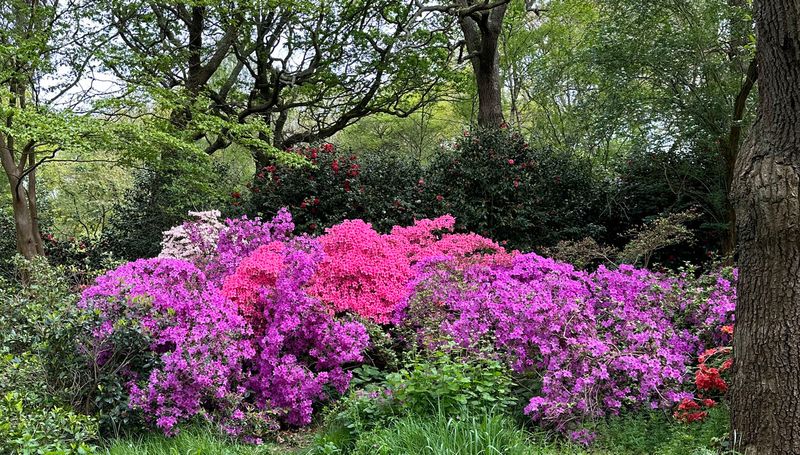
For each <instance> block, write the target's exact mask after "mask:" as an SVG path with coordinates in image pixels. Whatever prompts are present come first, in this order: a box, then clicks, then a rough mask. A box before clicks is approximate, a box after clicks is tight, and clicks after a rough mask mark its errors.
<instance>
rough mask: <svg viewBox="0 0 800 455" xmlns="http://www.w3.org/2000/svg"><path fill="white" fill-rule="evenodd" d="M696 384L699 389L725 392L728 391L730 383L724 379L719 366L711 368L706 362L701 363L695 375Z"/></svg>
mask: <svg viewBox="0 0 800 455" xmlns="http://www.w3.org/2000/svg"><path fill="white" fill-rule="evenodd" d="M694 384H695V386H696V387H697V389H698V390H707V391H718V392H721V393H725V392H727V391H728V383H727V382H725V380H724V379H722V376H720V374H719V369H718V368H709V367H708V366H706V365H705V364H700V369H699V370H697V373H695V377H694Z"/></svg>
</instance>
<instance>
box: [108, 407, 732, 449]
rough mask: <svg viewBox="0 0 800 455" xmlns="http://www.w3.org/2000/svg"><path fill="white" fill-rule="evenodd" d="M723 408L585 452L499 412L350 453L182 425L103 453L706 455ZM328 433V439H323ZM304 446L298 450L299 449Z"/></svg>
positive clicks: (421, 427) (619, 436)
mask: <svg viewBox="0 0 800 455" xmlns="http://www.w3.org/2000/svg"><path fill="white" fill-rule="evenodd" d="M728 425H729V415H728V411H727V409H725V408H724V407H720V408H717V409H713V410H712V412H711V413H710V414H709V417H708V419H706V421H704V422H702V423H695V424H682V423H679V422H676V421H675V420H673V419H672V418H671V417H669V416H666V415H664V414H663V413H658V412H651V413H640V414H634V415H630V416H627V417H619V418H614V419H610V420H608V421H606V422H601V423H598V424H597V425H596V427H595V428H594V431H595V432H596V433H597V440H596V442H595V444H594V445H592V446H591V447H590V448H582V447H580V446H577V445H574V444H570V443H568V442H564V441H563V440H554V439H553V438H552V435H550V434H546V433H544V432H542V433H531V432H529V431H526V430H525V429H523V428H521V427H520V426H519V425H518V423H517V421H516V420H515V419H514V418H512V417H509V416H505V415H484V416H471V417H464V418H455V417H451V416H446V415H442V414H439V415H435V416H431V417H427V418H420V417H418V416H409V417H405V418H402V419H400V420H398V421H396V422H395V423H394V424H392V425H391V426H389V427H387V428H379V429H376V430H372V431H369V432H366V433H363V434H361V435H359V436H358V438H357V440H356V441H355V444H354V447H353V448H352V450H347V451H343V450H340V449H339V448H337V446H336V444H334V443H333V442H331V439H330V438H322V439H318V443H317V445H315V446H313V447H311V448H309V447H308V446H309V445H310V444H311V443H310V437H311V436H312V433H310V432H302V433H294V434H287V433H282V434H281V435H282V437H283V438H284V439H286V440H282V441H280V444H278V443H275V442H273V443H268V444H264V445H261V446H253V445H246V444H241V443H237V442H235V441H233V440H231V439H230V438H226V437H223V436H220V435H218V433H215V432H214V431H213V430H211V429H209V428H208V427H204V426H195V427H189V428H186V429H184V430H183V431H181V432H180V433H179V434H178V435H177V436H175V437H172V438H167V437H165V436H162V435H160V434H151V435H147V436H144V437H138V438H127V439H117V440H114V441H112V443H111V444H110V445H109V446H108V447H107V449H106V454H108V455H217V454H220V455H288V454H298V455H299V454H305V455H334V454H338V455H342V454H345V453H349V454H351V455H551V454H552V455H556V454H574V455H612V454H613V455H626V454H630V455H637V454H648V455H712V454H716V453H718V450H717V449H718V448H719V447H718V446H719V437H720V436H722V435H724V434H725V433H726V432H727V428H728ZM328 436H330V435H328ZM304 446H305V447H306V448H305V449H301V447H304Z"/></svg>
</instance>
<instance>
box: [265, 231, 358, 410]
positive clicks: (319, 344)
mask: <svg viewBox="0 0 800 455" xmlns="http://www.w3.org/2000/svg"><path fill="white" fill-rule="evenodd" d="M278 254H281V255H282V256H283V257H282V259H283V261H282V264H283V267H282V268H281V271H280V272H279V273H278V275H277V278H276V280H275V283H274V285H269V284H267V285H265V286H262V287H259V290H260V291H261V292H260V293H259V295H258V298H257V299H258V301H259V308H262V309H263V310H262V315H263V318H262V320H261V323H260V324H259V328H258V333H257V335H256V337H255V340H256V350H257V354H256V357H255V370H256V371H255V372H254V375H253V378H252V379H251V382H250V388H251V389H252V390H254V391H255V393H256V400H257V403H258V404H259V405H260V406H262V407H269V408H271V409H277V410H279V412H280V414H281V415H282V416H284V417H285V419H286V421H287V422H288V423H290V424H293V425H305V424H308V423H310V422H311V412H312V404H313V403H314V402H315V401H318V400H321V399H324V398H325V397H324V393H323V392H324V390H323V387H324V386H326V385H330V386H331V387H333V388H334V389H335V390H336V391H338V392H340V393H343V392H344V391H345V390H346V389H347V387H348V385H349V382H350V373H349V372H346V371H345V370H344V368H343V366H344V365H346V364H350V363H355V362H361V361H362V360H363V358H362V354H361V353H362V351H363V350H364V349H365V348H366V347H367V344H368V342H369V338H368V336H367V332H366V330H365V329H364V327H363V326H362V325H361V324H359V323H357V322H350V321H343V320H338V319H336V318H335V317H334V315H333V314H332V313H331V312H330V311H328V308H327V307H326V306H325V305H323V304H322V303H321V302H320V301H319V300H318V299H316V298H314V297H312V296H311V295H309V293H308V292H307V290H306V287H307V286H306V284H307V283H308V281H309V280H310V279H311V277H312V276H313V274H314V272H315V270H316V267H317V264H318V263H319V261H320V259H321V257H322V252H321V248H320V246H319V244H318V243H317V242H315V241H313V240H309V239H303V238H301V239H298V240H296V241H295V242H292V245H290V247H288V248H285V249H284V250H283V251H282V252H281V253H278ZM270 260H272V258H270Z"/></svg>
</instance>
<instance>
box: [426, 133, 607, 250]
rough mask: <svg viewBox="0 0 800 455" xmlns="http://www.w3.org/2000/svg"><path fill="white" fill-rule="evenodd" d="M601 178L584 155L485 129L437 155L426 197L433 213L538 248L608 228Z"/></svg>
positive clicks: (429, 173)
mask: <svg viewBox="0 0 800 455" xmlns="http://www.w3.org/2000/svg"><path fill="white" fill-rule="evenodd" d="M599 183H600V182H599V181H598V180H596V179H595V178H594V176H593V173H592V166H591V163H590V162H589V161H588V160H585V159H582V158H580V157H579V156H577V155H569V154H564V153H561V152H556V151H553V150H547V149H542V150H533V149H530V148H529V147H528V145H527V144H526V143H525V141H524V140H523V139H522V137H521V136H519V135H518V134H516V133H513V132H510V131H508V130H505V129H495V130H483V131H480V130H479V131H477V132H475V133H473V134H470V135H465V137H463V138H460V139H459V140H458V141H456V143H455V145H454V147H453V148H452V149H449V150H445V151H443V152H442V153H440V154H439V155H437V156H436V157H434V158H433V160H432V161H431V164H430V166H429V168H428V169H427V171H426V175H425V184H424V190H425V191H424V194H423V195H422V196H421V199H422V201H423V204H424V205H425V207H426V209H425V210H426V213H427V214H428V215H430V216H433V215H437V214H443V213H450V214H451V215H453V216H454V217H456V221H457V222H458V226H457V227H458V228H459V229H463V230H468V231H472V232H476V233H478V234H481V235H484V236H487V237H490V238H492V239H495V240H497V241H507V244H508V246H509V247H512V248H517V249H522V250H531V249H533V248H536V247H544V246H551V245H554V244H556V243H557V242H558V241H560V240H564V239H579V238H583V237H587V236H592V235H595V236H596V235H597V234H598V233H601V232H602V231H603V228H602V227H601V226H600V225H598V224H596V220H597V215H598V213H599V209H600V202H601V197H600V196H601V194H602V191H600V186H599Z"/></svg>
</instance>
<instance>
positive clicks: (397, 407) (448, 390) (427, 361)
mask: <svg viewBox="0 0 800 455" xmlns="http://www.w3.org/2000/svg"><path fill="white" fill-rule="evenodd" d="M352 387H353V389H354V390H352V391H351V392H350V394H349V395H347V396H346V397H345V398H344V399H342V400H340V401H339V402H338V403H337V404H335V405H334V406H333V407H332V408H330V409H329V411H328V413H327V415H326V418H325V430H324V432H323V433H322V434H321V435H320V436H319V437H318V438H317V441H316V448H315V449H314V450H315V451H314V452H312V453H317V454H325V453H338V452H336V450H338V451H343V452H345V453H346V452H347V451H349V450H351V449H352V448H353V447H354V445H355V443H356V441H358V440H359V438H361V437H362V436H363V435H365V434H367V433H369V432H372V431H376V430H379V429H382V428H389V427H391V426H392V425H393V424H394V423H395V422H397V421H398V419H400V418H402V417H404V416H415V417H418V418H427V417H431V416H437V415H468V414H471V415H485V414H490V413H501V412H504V411H506V410H508V409H509V408H510V407H511V406H512V405H514V404H515V403H516V400H515V399H514V398H513V396H512V389H513V382H512V380H511V377H510V375H509V372H508V371H507V369H506V368H505V367H504V366H503V365H502V364H501V363H500V362H498V361H495V360H490V359H484V358H480V357H477V358H466V357H465V358H458V357H455V356H452V355H449V354H447V353H445V352H435V353H434V354H433V355H432V357H430V358H424V359H423V358H418V359H413V360H411V361H410V362H409V363H408V364H407V365H406V366H405V367H404V368H402V369H400V370H399V371H398V372H395V373H389V374H385V373H383V372H381V371H380V370H378V369H376V368H374V367H370V366H362V367H360V368H358V369H357V370H356V371H355V374H354V377H353V381H352ZM331 451H333V452H331Z"/></svg>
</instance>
